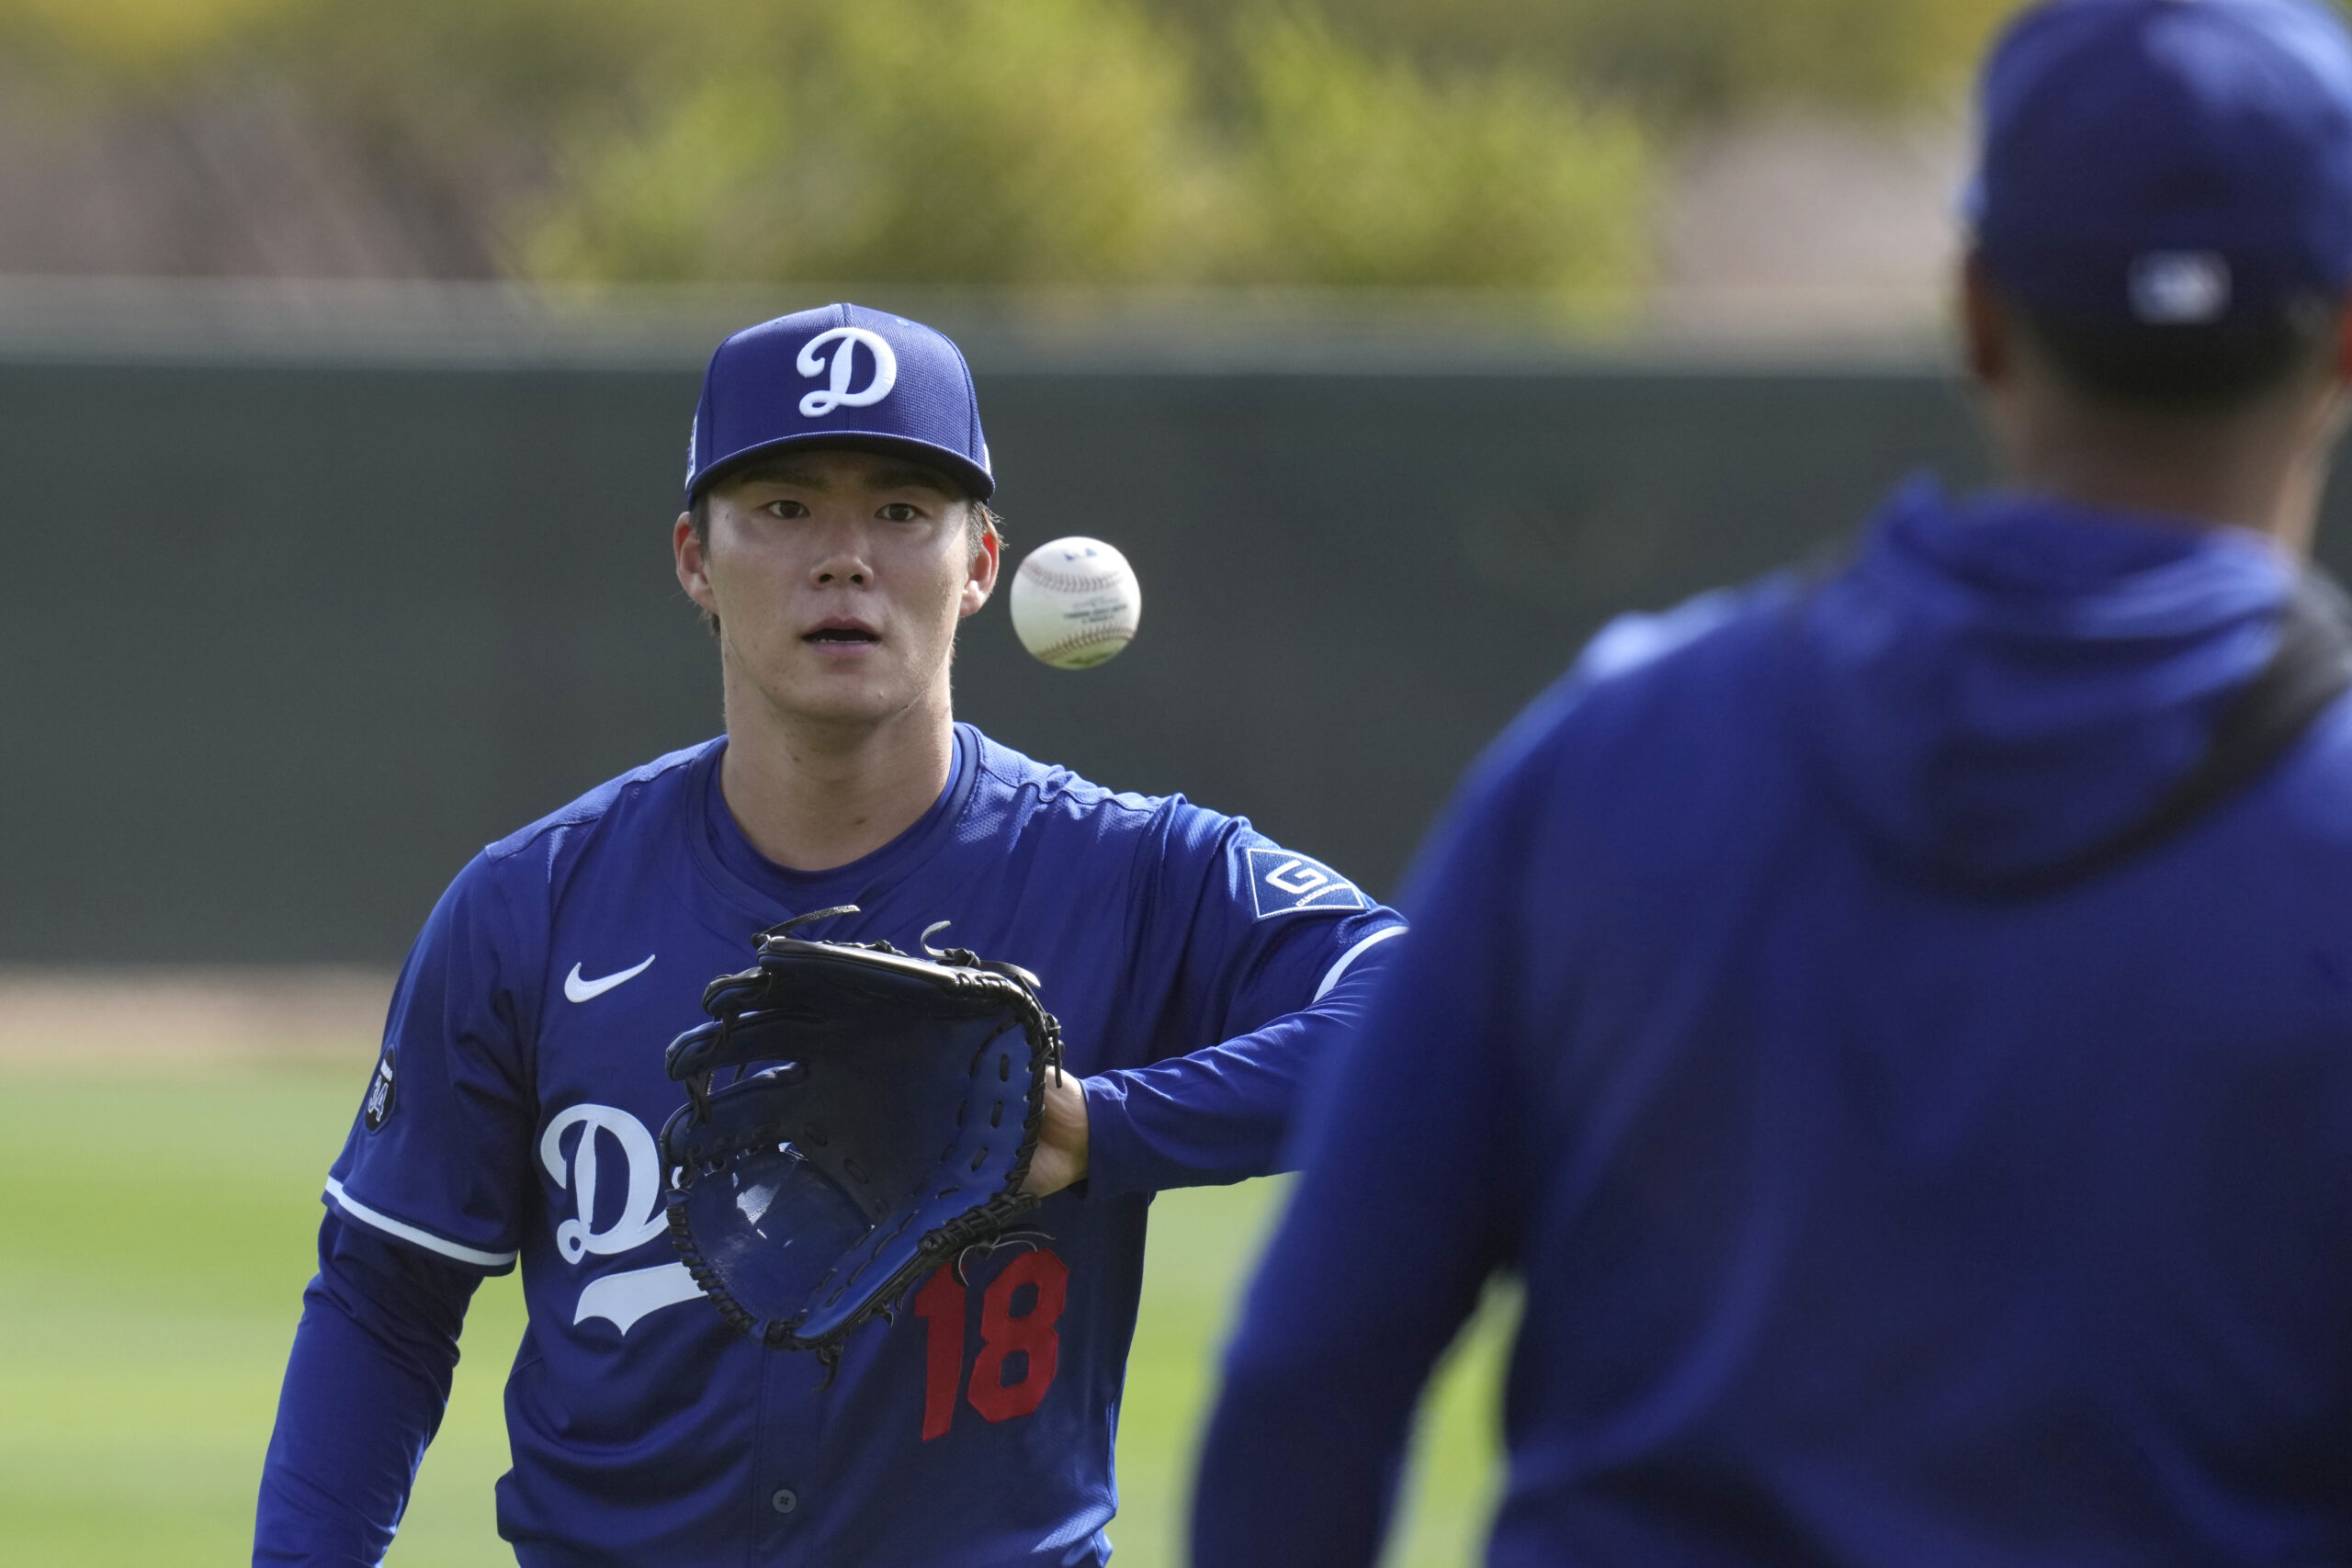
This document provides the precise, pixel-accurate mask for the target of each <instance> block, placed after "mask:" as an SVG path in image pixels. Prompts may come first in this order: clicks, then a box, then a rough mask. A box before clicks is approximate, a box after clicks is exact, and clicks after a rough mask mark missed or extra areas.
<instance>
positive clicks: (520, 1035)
mask: <svg viewBox="0 0 2352 1568" xmlns="http://www.w3.org/2000/svg"><path fill="white" fill-rule="evenodd" d="M513 869H514V868H513V867H512V865H511V863H505V862H502V861H497V860H492V859H491V858H490V857H488V856H484V857H481V858H478V859H476V860H475V861H474V863H472V864H471V865H469V866H468V867H467V868H466V870H465V871H464V872H463V873H461V874H459V875H458V880H457V881H456V882H455V883H453V884H451V886H450V887H449V890H448V892H447V893H446V894H444V895H443V896H442V898H441V901H440V903H439V904H438V905H436V906H435V908H434V910H433V914H432V916H431V918H430V919H427V920H426V921H425V923H424V931H423V932H422V933H421V934H420V935H419V936H418V938H417V941H416V945H415V946H414V947H413V949H411V951H410V953H409V956H408V962H407V963H406V964H404V965H403V966H402V968H401V977H400V984H399V986H398V987H397V988H396V989H395V991H394V992H393V996H392V1006H391V1012H390V1018H389V1020H388V1021H387V1023H386V1027H385V1032H384V1044H383V1050H382V1053H381V1055H379V1057H378V1058H377V1063H376V1070H375V1072H374V1074H373V1075H372V1076H371V1077H369V1079H368V1090H367V1094H366V1096H365V1098H364V1100H363V1101H362V1103H361V1106H360V1110H359V1113H358V1115H357V1117H356V1119H355V1120H354V1122H353V1123H352V1128H351V1133H350V1135H349V1136H348V1137H347V1138H346V1139H345V1143H344V1147H343V1153H342V1154H341V1156H338V1157H337V1158H336V1160H335V1162H334V1168H333V1169H332V1170H331V1171H330V1172H329V1174H328V1178H327V1184H326V1201H327V1203H328V1205H329V1206H330V1207H331V1208H333V1209H334V1211H335V1212H336V1213H338V1214H340V1215H341V1216H342V1217H343V1218H344V1219H345V1221H346V1222H348V1223H350V1224H355V1225H358V1226H362V1227H364V1228H366V1229H368V1230H370V1231H373V1232H375V1233H376V1234H378V1235H383V1236H386V1237H389V1238H390V1239H392V1240H394V1241H397V1242H400V1243H402V1244H404V1245H406V1246H409V1247H416V1248H420V1249H422V1250H423V1251H425V1252H428V1253H432V1254H434V1255H435V1256H436V1257H438V1258H442V1259H443V1260H445V1261H447V1262H450V1263H455V1264H458V1265H460V1266H462V1267H465V1268H469V1269H476V1270H479V1271H481V1272H484V1273H492V1274H496V1273H503V1272H505V1271H506V1270H507V1269H511V1268H513V1267H514V1266H515V1256H516V1252H517V1247H518V1240H517V1238H518V1235H519V1234H520V1229H519V1227H520V1224H521V1221H522V1209H523V1204H524V1199H525V1194H526V1190H527V1189H528V1178H529V1175H530V1172H529V1167H528V1159H529V1150H530V1133H531V1123H532V1118H533V1116H534V1115H535V1114H536V1111H535V1107H534V1104H533V1100H532V1095H531V1090H530V1087H529V1086H530V1082H531V1078H530V1073H529V1068H528V1062H527V1057H528V1055H529V1042H530V1040H531V1038H532V1035H533V1033H534V1014H533V1007H534V1004H535V999H536V997H537V984H538V982H539V980H540V978H541V977H542V976H543V975H544V973H545V964H544V961H543V958H542V957H541V955H540V954H539V953H537V951H536V946H543V945H544V942H545V937H544V921H541V922H537V925H538V927H539V931H538V934H537V936H536V939H535V936H534V933H533V931H531V929H530V928H531V926H532V924H533V922H531V921H529V920H527V919H519V918H518V917H517V912H516V905H517V903H518V902H519V900H518V899H517V898H516V897H515V894H514V892H513V891H512V890H511V888H510V887H509V886H507V885H506V879H507V877H508V876H509V875H511V874H512V872H513ZM535 943H536V945H535Z"/></svg>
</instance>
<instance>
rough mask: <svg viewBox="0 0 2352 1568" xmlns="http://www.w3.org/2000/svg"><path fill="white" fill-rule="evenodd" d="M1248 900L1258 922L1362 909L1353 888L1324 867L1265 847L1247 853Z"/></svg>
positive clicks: (1361, 899)
mask: <svg viewBox="0 0 2352 1568" xmlns="http://www.w3.org/2000/svg"><path fill="white" fill-rule="evenodd" d="M1367 903H1368V900H1367V899H1366V898H1365V897H1364V896H1363V894H1362V893H1361V892H1358V891H1357V889H1356V885H1355V884H1354V883H1352V882H1350V881H1349V880H1348V879H1347V878H1346V877H1344V876H1341V875H1340V874H1339V873H1338V872H1336V871H1333V870H1332V869H1331V868H1330V867H1329V866H1328V865H1325V864H1324V863H1322V862H1321V861H1312V860H1308V859H1307V858H1306V856H1305V855H1295V854H1293V853H1291V852H1289V851H1288V850H1280V849H1276V848H1274V847H1273V846H1272V845H1271V844H1268V845H1265V846H1264V847H1262V848H1260V847H1255V846H1253V847H1252V848H1251V849H1250V904H1251V906H1252V907H1253V908H1256V910H1257V912H1258V919H1261V920H1262V919H1265V918H1266V917H1267V916H1269V915H1291V914H1296V913H1298V912H1299V911H1301V910H1303V909H1361V908H1364V907H1365V906H1366V904H1367Z"/></svg>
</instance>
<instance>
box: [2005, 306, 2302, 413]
mask: <svg viewBox="0 0 2352 1568" xmlns="http://www.w3.org/2000/svg"><path fill="white" fill-rule="evenodd" d="M2021 313H2022V315H2023V318H2024V322H2025V330H2026V333H2027V334H2028V335H2029V336H2030V338H2031V339H2032V340H2033V342H2034V344H2036V345H2037V346H2039V347H2040V348H2041V352H2042V354H2043V355H2044V356H2045V357H2046V358H2047V359H2048V360H2049V361H2050V364H2051V367H2052V368H2053V369H2055V370H2056V371H2057V372H2058V374H2059V376H2060V377H2061V378H2064V380H2065V382H2066V383H2067V385H2069V386H2070V387H2072V388H2074V389H2075V390H2076V391H2078V392H2080V393H2082V394H2083V395H2084V396H2086V397H2087V398H2090V399H2092V400H2095V401H2098V402H2102V403H2110V404H2113V405H2115V406H2116V407H2118V408H2124V409H2131V410H2137V411H2144V412H2150V413H2183V414H2219V413H2229V412H2234V411H2236V410H2238V409H2241V408H2244V407H2245V405H2246V404H2248V403H2251V402H2254V401H2256V400H2258V399H2260V398H2262V397H2263V396H2265V395H2266V394H2267V393H2270V392H2273V391H2276V390H2277V389H2278V388H2280V387H2281V386H2283V385H2285V384H2286V383H2287V382H2289V381H2290V380H2292V379H2293V378H2296V377H2297V376H2300V375H2301V374H2303V373H2304V372H2305V371H2307V370H2310V369H2312V367H2315V366H2317V365H2318V364H2319V363H2320V362H2322V361H2324V360H2325V359H2327V358H2328V357H2330V356H2331V355H2333V354H2334V353H2335V321H2336V318H2335V311H2334V310H2332V309H2330V308H2329V306H2327V305H2326V304H2325V303H2324V302H2322V301H2319V300H2308V301H2302V302H2300V303H2298V304H2296V305H2293V306H2290V307H2289V308H2287V309H2285V310H2280V311H2278V313H2277V314H2275V315H2267V316H2259V317H2254V318H2250V319H2246V320H2237V321H2213V322H2199V323H2197V324H2194V325H2183V326H2151V325H2148V324H2146V323H2143V322H2137V321H2131V322H2099V323H2097V324H2086V323H2084V322H2082V321H2065V320H2060V319H2055V318H2052V317H2048V316H2041V315H2037V314H2035V313H2034V312H2033V311H2031V310H2024V311H2022V312H2021Z"/></svg>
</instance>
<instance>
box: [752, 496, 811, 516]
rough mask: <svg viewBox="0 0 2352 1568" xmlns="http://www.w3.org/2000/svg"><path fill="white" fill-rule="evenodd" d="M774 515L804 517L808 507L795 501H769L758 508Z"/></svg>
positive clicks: (807, 513) (806, 514) (807, 512)
mask: <svg viewBox="0 0 2352 1568" xmlns="http://www.w3.org/2000/svg"><path fill="white" fill-rule="evenodd" d="M760 510H761V511H763V512H765V513H770V514H771V515H774V516H776V517H806V516H808V515H809V509H808V508H807V507H805V506H803V505H801V504H800V502H797V501H784V500H777V501H771V502H768V503H767V504H766V505H765V506H763V507H762V508H761V509H760Z"/></svg>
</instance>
